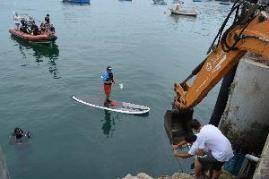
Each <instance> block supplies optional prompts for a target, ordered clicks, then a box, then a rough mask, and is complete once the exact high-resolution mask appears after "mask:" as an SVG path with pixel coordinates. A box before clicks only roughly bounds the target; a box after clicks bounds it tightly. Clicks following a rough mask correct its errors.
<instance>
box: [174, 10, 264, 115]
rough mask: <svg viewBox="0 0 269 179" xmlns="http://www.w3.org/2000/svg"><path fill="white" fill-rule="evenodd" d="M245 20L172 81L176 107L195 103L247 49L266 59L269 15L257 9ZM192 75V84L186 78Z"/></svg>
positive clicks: (180, 108) (184, 107) (227, 32)
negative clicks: (185, 74)
mask: <svg viewBox="0 0 269 179" xmlns="http://www.w3.org/2000/svg"><path fill="white" fill-rule="evenodd" d="M249 16H251V17H250V18H249V19H247V20H248V22H246V23H244V24H239V23H238V24H236V25H232V26H231V27H230V28H229V29H228V30H227V31H226V32H225V33H224V34H223V36H222V38H221V41H220V43H218V45H217V46H216V47H215V48H214V49H213V50H212V51H211V52H210V53H209V54H208V56H207V57H206V59H205V60H204V61H203V62H202V63H201V64H200V66H198V69H196V70H195V72H194V73H193V74H192V75H191V76H190V77H188V78H187V79H186V80H184V82H182V83H181V84H178V83H176V84H175V88H174V89H175V92H176V97H175V101H174V103H175V106H176V107H177V108H178V109H179V110H185V109H189V108H192V107H194V106H195V105H197V104H198V103H199V102H201V100H202V99H203V98H204V97H205V96H206V95H207V93H208V92H209V91H210V90H211V89H212V88H213V87H214V86H215V85H216V84H217V83H218V82H219V81H220V80H221V78H222V77H224V76H225V75H226V74H227V73H228V72H229V71H230V70H231V69H232V68H233V66H234V65H236V64H237V63H238V62H239V60H240V58H241V57H242V56H243V55H244V54H245V53H246V52H253V53H256V54H258V55H261V56H263V57H265V58H268V59H269V17H268V16H267V14H266V13H265V12H264V11H260V10H257V11H255V12H254V14H249ZM193 76H195V79H194V80H193V82H192V84H189V83H188V81H189V80H190V79H191V78H192V77H193Z"/></svg>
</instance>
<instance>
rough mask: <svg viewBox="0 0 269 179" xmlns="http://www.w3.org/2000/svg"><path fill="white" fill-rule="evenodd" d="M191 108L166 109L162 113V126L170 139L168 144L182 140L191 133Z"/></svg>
mask: <svg viewBox="0 0 269 179" xmlns="http://www.w3.org/2000/svg"><path fill="white" fill-rule="evenodd" d="M192 115H193V109H188V110H184V111H180V110H178V109H172V110H167V111H166V113H165V115H164V128H165V131H166V134H167V136H168V138H169V140H170V144H177V143H179V142H181V141H182V140H184V138H185V136H188V135H190V134H192V130H191V126H190V124H191V121H192Z"/></svg>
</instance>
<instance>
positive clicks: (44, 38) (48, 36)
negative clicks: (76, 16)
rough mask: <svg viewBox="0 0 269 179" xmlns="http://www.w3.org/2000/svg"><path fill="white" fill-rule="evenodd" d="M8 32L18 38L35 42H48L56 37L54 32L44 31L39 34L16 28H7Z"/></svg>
mask: <svg viewBox="0 0 269 179" xmlns="http://www.w3.org/2000/svg"><path fill="white" fill-rule="evenodd" d="M9 32H10V33H11V34H12V35H14V36H15V37H18V38H20V39H23V40H26V41H30V42H36V43H50V42H53V41H55V40H56V39H57V36H56V35H55V34H53V33H47V32H44V33H42V34H40V35H32V34H28V33H24V32H22V31H20V30H17V29H16V28H12V29H9Z"/></svg>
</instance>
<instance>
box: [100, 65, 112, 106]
mask: <svg viewBox="0 0 269 179" xmlns="http://www.w3.org/2000/svg"><path fill="white" fill-rule="evenodd" d="M101 77H102V79H103V82H104V92H105V95H106V102H108V103H111V102H112V101H111V99H110V94H111V89H112V83H115V81H114V78H113V73H112V67H111V66H108V67H107V68H106V71H104V72H103V74H102V76H101Z"/></svg>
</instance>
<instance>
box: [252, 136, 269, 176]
mask: <svg viewBox="0 0 269 179" xmlns="http://www.w3.org/2000/svg"><path fill="white" fill-rule="evenodd" d="M268 178H269V135H268V137H267V140H266V143H265V144H264V147H263V151H262V155H261V159H260V161H259V163H258V167H257V168H256V171H255V173H254V176H253V179H268Z"/></svg>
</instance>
